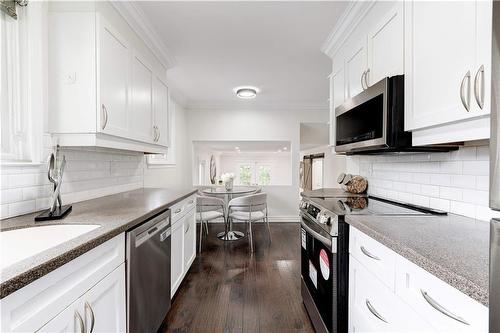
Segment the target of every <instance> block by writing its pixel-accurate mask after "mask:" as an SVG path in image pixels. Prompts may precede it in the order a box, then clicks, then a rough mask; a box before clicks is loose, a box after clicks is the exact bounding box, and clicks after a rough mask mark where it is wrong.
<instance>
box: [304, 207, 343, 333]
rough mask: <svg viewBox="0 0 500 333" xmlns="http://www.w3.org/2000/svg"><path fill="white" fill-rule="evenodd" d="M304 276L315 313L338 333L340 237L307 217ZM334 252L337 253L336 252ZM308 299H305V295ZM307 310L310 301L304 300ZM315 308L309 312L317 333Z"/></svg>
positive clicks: (325, 324)
mask: <svg viewBox="0 0 500 333" xmlns="http://www.w3.org/2000/svg"><path fill="white" fill-rule="evenodd" d="M300 232H301V251H302V252H301V274H302V279H303V281H304V285H305V287H306V288H307V291H308V294H307V293H306V295H307V297H309V295H310V297H311V298H312V301H313V303H314V307H315V310H316V311H317V313H319V316H320V317H321V321H322V322H323V323H322V324H323V325H324V327H326V329H327V331H328V332H336V331H337V327H336V326H337V325H336V323H337V267H336V266H337V254H336V247H337V244H336V243H337V238H336V237H331V236H330V235H329V234H328V233H326V232H325V231H324V230H322V229H321V228H320V227H318V226H317V225H316V223H315V222H311V221H310V220H309V219H308V217H307V216H302V219H301V230H300ZM332 249H333V251H332ZM303 297H304V296H303ZM304 303H305V304H306V308H308V302H306V300H304ZM311 311H312V312H315V311H314V309H312V310H311V309H309V308H308V312H309V315H310V317H311V319H312V321H313V324H314V326H315V328H316V331H317V332H321V331H324V329H323V330H322V329H319V328H321V326H323V325H320V327H319V328H318V325H319V324H318V323H315V320H314V318H315V317H317V316H315V314H313V313H311Z"/></svg>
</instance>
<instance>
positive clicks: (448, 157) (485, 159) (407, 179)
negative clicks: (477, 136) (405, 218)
mask: <svg viewBox="0 0 500 333" xmlns="http://www.w3.org/2000/svg"><path fill="white" fill-rule="evenodd" d="M347 161H348V162H347V172H349V173H355V174H357V173H360V174H361V175H363V176H365V177H367V178H368V182H369V187H368V192H369V193H370V194H372V195H377V196H382V197H386V198H389V199H397V200H400V201H404V202H409V203H414V204H417V205H421V206H427V207H432V208H435V209H440V210H444V211H448V212H452V213H456V214H460V215H465V216H468V217H472V218H477V219H481V220H488V219H490V218H491V217H492V216H494V213H495V212H493V211H491V210H490V209H489V208H488V190H489V189H488V188H489V177H488V173H489V147H488V146H478V147H462V148H460V149H459V150H456V151H452V152H444V153H421V154H401V155H387V156H386V155H380V156H355V157H352V156H348V157H347ZM360 165H361V166H362V167H359V166H360ZM351 167H352V168H351ZM496 213H497V214H498V215H499V216H500V212H496Z"/></svg>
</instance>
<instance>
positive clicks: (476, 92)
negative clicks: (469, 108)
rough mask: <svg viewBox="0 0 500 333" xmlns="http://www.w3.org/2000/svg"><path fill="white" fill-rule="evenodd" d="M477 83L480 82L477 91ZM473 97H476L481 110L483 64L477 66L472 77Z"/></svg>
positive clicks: (482, 102) (482, 103)
mask: <svg viewBox="0 0 500 333" xmlns="http://www.w3.org/2000/svg"><path fill="white" fill-rule="evenodd" d="M480 79H481V82H480V81H479V80H480ZM479 84H481V91H479ZM474 97H476V102H477V105H479V108H480V109H481V110H482V109H483V107H484V65H481V67H479V69H478V70H477V73H476V76H475V77H474Z"/></svg>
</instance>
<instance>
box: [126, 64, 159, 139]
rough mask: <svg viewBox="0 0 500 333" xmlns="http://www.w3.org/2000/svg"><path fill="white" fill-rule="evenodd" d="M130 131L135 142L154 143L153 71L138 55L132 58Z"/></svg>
mask: <svg viewBox="0 0 500 333" xmlns="http://www.w3.org/2000/svg"><path fill="white" fill-rule="evenodd" d="M130 131H131V133H132V138H134V139H136V140H140V141H145V142H151V143H153V142H154V133H153V132H154V130H153V70H152V69H151V66H150V65H149V64H148V63H147V61H146V60H145V59H143V58H142V57H140V56H139V55H138V54H135V55H134V56H133V58H132V105H131V110H130Z"/></svg>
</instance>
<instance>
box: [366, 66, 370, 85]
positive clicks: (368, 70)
mask: <svg viewBox="0 0 500 333" xmlns="http://www.w3.org/2000/svg"><path fill="white" fill-rule="evenodd" d="M368 74H370V69H369V68H368V69H367V70H366V72H365V86H366V89H368V88H370V86H369V85H368Z"/></svg>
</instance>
